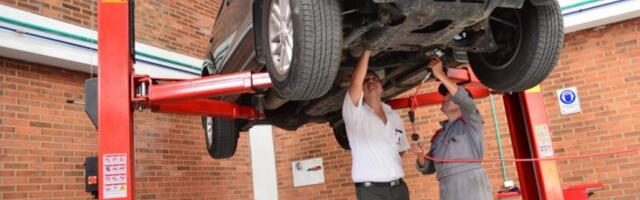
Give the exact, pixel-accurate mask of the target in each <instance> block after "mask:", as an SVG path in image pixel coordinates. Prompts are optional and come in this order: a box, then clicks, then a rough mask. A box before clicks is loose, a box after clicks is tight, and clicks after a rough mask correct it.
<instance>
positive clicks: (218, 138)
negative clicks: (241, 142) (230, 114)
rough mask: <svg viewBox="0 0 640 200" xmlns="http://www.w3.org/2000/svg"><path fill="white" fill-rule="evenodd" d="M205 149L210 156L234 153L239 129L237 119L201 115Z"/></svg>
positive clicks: (223, 155) (229, 155)
mask: <svg viewBox="0 0 640 200" xmlns="http://www.w3.org/2000/svg"><path fill="white" fill-rule="evenodd" d="M202 126H203V128H204V137H205V140H206V145H207V151H208V152H209V155H210V156H211V157H212V158H216V159H218V158H229V157H231V156H233V154H235V153H236V148H237V147H238V137H239V136H240V134H239V133H240V129H239V124H238V120H235V119H225V118H220V117H202Z"/></svg>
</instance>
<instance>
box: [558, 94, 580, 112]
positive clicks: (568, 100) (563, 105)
mask: <svg viewBox="0 0 640 200" xmlns="http://www.w3.org/2000/svg"><path fill="white" fill-rule="evenodd" d="M556 94H557V95H558V105H560V114H562V115H568V114H573V113H579V112H580V111H582V109H581V108H580V97H578V89H577V88H576V87H569V88H564V89H559V90H557V91H556Z"/></svg>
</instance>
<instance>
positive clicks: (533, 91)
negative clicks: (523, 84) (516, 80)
mask: <svg viewBox="0 0 640 200" xmlns="http://www.w3.org/2000/svg"><path fill="white" fill-rule="evenodd" d="M541 91H542V90H541V89H540V85H536V86H535V87H532V88H530V89H528V90H527V91H525V92H526V93H536V92H538V93H540V92H541Z"/></svg>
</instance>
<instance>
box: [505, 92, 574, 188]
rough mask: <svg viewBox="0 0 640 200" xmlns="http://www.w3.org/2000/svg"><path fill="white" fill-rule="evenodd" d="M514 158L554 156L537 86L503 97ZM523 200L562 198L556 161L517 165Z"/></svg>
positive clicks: (540, 94) (542, 103) (541, 98)
mask: <svg viewBox="0 0 640 200" xmlns="http://www.w3.org/2000/svg"><path fill="white" fill-rule="evenodd" d="M503 100H504V105H505V111H506V112H505V113H506V115H507V121H508V124H509V133H510V135H511V143H512V148H513V152H514V157H515V158H548V157H553V147H552V146H551V133H550V131H549V125H548V120H547V115H546V114H545V111H544V101H543V97H542V93H541V91H540V86H536V87H534V88H532V89H529V90H527V91H524V92H518V93H514V94H504V96H503ZM516 169H517V171H518V179H519V180H520V188H521V189H522V193H521V195H522V199H543V200H547V199H549V200H556V199H564V196H563V192H562V186H561V185H560V176H559V174H558V169H557V167H556V161H553V160H547V161H535V162H517V163H516Z"/></svg>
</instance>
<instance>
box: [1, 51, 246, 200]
mask: <svg viewBox="0 0 640 200" xmlns="http://www.w3.org/2000/svg"><path fill="white" fill-rule="evenodd" d="M86 78H89V75H88V74H84V73H78V72H71V71H68V70H64V69H60V68H55V67H51V66H43V65H39V64H32V63H26V62H23V61H17V60H12V59H8V58H1V57H0V199H51V198H56V199H58V198H60V199H89V198H90V195H89V194H88V193H85V192H84V182H83V179H84V167H83V163H84V158H85V157H87V156H96V155H97V131H96V130H95V129H94V128H93V125H92V124H91V122H90V121H89V119H88V118H87V116H86V115H85V113H84V111H83V106H82V105H79V104H68V103H66V100H67V99H76V100H80V101H82V98H83V84H84V80H85V79H86ZM134 119H135V128H134V132H135V145H136V149H135V158H136V164H135V168H136V189H137V193H136V197H137V198H138V199H250V198H251V197H252V184H251V180H252V179H251V168H250V160H249V150H248V149H249V148H248V140H247V135H246V134H241V136H240V142H239V146H238V152H237V153H236V156H235V157H233V158H232V159H229V160H215V161H214V160H213V159H211V158H210V157H209V156H208V155H207V153H206V150H205V148H204V146H205V144H204V136H203V132H202V128H201V125H200V123H199V121H200V120H199V118H197V117H186V116H177V115H166V114H155V113H148V112H143V113H139V112H136V114H135V118H134Z"/></svg>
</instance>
